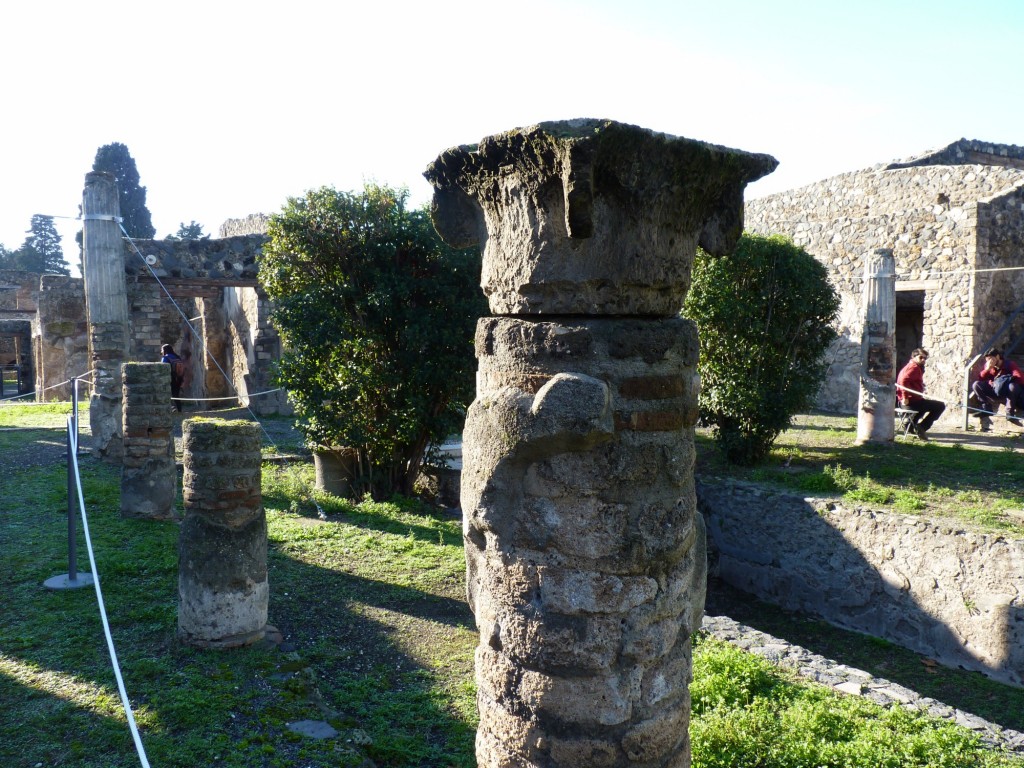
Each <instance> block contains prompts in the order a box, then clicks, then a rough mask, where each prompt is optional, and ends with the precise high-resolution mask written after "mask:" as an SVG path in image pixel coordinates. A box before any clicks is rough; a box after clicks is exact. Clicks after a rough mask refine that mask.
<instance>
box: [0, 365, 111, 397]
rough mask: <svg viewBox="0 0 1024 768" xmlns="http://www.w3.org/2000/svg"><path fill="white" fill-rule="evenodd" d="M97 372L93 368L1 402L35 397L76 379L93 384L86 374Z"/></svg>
mask: <svg viewBox="0 0 1024 768" xmlns="http://www.w3.org/2000/svg"><path fill="white" fill-rule="evenodd" d="M95 373H96V370H95V369H93V370H91V371H88V372H87V373H83V374H82V375H81V376H75V377H74V378H73V379H65V380H64V381H61V382H59V383H57V384H51V385H50V386H48V387H43V388H42V389H40V390H34V391H32V392H26V393H25V394H23V395H15V396H14V397H5V398H3V399H2V400H0V403H6V402H7V401H8V400H17V399H18V398H21V397H35V396H36V395H38V394H41V393H43V392H49V391H50V390H51V389H56V388H57V387H63V386H64V385H65V384H70V383H71V382H72V381H74V380H75V379H78V380H79V381H80V382H82V383H83V384H88V385H89V386H92V380H91V379H89V380H86V378H85V377H86V376H93V375H94V374H95ZM22 405H50V403H22Z"/></svg>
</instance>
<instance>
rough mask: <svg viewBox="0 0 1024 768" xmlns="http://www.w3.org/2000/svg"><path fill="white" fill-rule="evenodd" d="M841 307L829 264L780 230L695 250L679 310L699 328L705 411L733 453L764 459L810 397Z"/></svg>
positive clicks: (748, 460) (736, 458) (744, 460)
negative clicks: (729, 246) (718, 251)
mask: <svg viewBox="0 0 1024 768" xmlns="http://www.w3.org/2000/svg"><path fill="white" fill-rule="evenodd" d="M838 311H839V296H838V294H837V293H836V291H835V289H834V288H833V287H832V285H831V284H830V283H829V281H828V274H827V272H826V270H825V267H824V266H823V265H822V264H820V263H819V262H818V261H816V260H815V259H814V257H813V256H811V255H810V254H809V253H807V252H806V251H805V250H803V249H802V248H799V247H798V246H796V245H794V244H793V243H792V242H791V241H789V240H787V239H786V238H784V237H782V236H779V235H773V236H770V237H764V236H760V235H751V234H745V235H743V237H742V238H740V241H739V243H738V245H737V246H736V249H735V250H734V252H733V253H732V254H730V255H728V256H722V257H717V258H716V257H713V256H709V255H708V254H706V253H704V252H703V251H700V250H698V253H697V259H696V262H695V264H694V270H693V285H692V287H691V288H690V292H689V294H688V296H687V299H686V303H685V304H684V307H683V315H684V316H686V317H689V318H691V319H693V320H694V321H695V322H696V323H697V328H698V330H699V332H700V363H699V371H700V376H701V392H700V413H701V417H702V418H703V419H704V420H705V421H707V422H709V423H710V424H711V425H712V429H713V434H714V436H715V440H716V442H717V443H718V445H719V447H720V448H721V449H722V451H723V452H724V453H725V455H726V457H727V458H728V460H729V461H730V462H732V463H734V464H743V465H750V464H754V463H756V462H757V461H759V460H761V459H763V458H764V457H765V456H767V454H768V452H769V450H771V446H772V443H773V442H774V441H775V438H777V437H778V436H779V433H780V432H782V431H783V430H784V429H786V427H788V426H789V424H790V421H791V419H792V417H793V416H794V415H795V414H797V413H799V412H801V411H803V410H806V409H808V408H809V407H810V406H811V404H812V402H813V398H814V395H815V393H816V392H817V391H818V388H819V386H820V385H821V382H822V380H823V379H824V376H825V371H826V369H827V365H826V363H825V360H824V353H825V351H826V350H827V349H828V347H829V345H830V344H831V343H832V341H833V340H834V339H835V338H836V331H835V329H834V328H833V326H832V324H833V322H834V321H835V319H836V315H837V313H838Z"/></svg>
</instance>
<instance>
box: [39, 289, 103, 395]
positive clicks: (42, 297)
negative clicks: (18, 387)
mask: <svg viewBox="0 0 1024 768" xmlns="http://www.w3.org/2000/svg"><path fill="white" fill-rule="evenodd" d="M38 310H39V313H38V326H39V327H38V332H37V335H36V338H35V339H34V341H33V351H34V357H35V361H34V362H35V371H36V392H37V398H38V399H39V400H40V401H42V402H46V401H51V400H65V401H66V400H70V399H71V387H70V385H69V384H64V383H63V382H66V381H68V380H69V379H70V378H71V377H72V376H85V375H86V374H88V372H89V367H90V363H89V328H88V326H87V325H86V322H85V288H84V285H83V283H82V280H81V278H77V277H64V276H63V275H44V276H43V278H42V280H41V281H40V291H39V302H38ZM81 394H82V395H83V396H84V395H85V390H82V392H81Z"/></svg>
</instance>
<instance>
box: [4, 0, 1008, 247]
mask: <svg viewBox="0 0 1024 768" xmlns="http://www.w3.org/2000/svg"><path fill="white" fill-rule="evenodd" d="M1022 40H1024V3H1022V2H1019V0H975V2H973V3H970V4H968V3H963V2H949V1H948V0H931V2H924V1H919V0H903V1H902V2H893V1H892V0H888V1H887V2H881V1H876V0H861V1H860V2H856V3H839V2H831V1H830V0H816V1H815V2H811V1H808V2H797V1H796V0H790V1H788V2H785V1H782V2H780V1H778V0H774V1H773V0H717V1H716V2H710V0H703V1H702V2H693V1H691V0H670V1H667V2H655V1H654V0H650V1H648V0H632V1H631V2H612V1H611V0H545V1H543V2H540V1H535V0H517V2H515V3H497V2H487V1H486V0H434V2H422V0H415V1H412V0H392V2H389V3H370V2H359V3H347V2H346V3H341V2H335V3H328V2H323V1H322V0H316V2H313V1H312V0H289V2H274V3H269V2H262V1H261V0H250V1H249V2H234V1H229V0H205V1H204V2H196V1H195V0H181V1H180V2H177V3H159V4H157V3H139V2H131V3H129V2H104V1H103V0H96V2H92V3H83V2H80V0H79V1H76V2H69V1H66V0H57V1H54V2H36V3H30V2H24V3H18V4H16V5H15V4H9V5H8V6H5V8H4V12H3V22H2V26H0V72H2V76H0V105H2V107H3V139H2V140H0V141H2V143H0V147H2V149H0V158H2V159H0V243H2V244H4V245H5V246H7V247H8V248H11V249H13V248H16V247H18V246H20V245H21V243H22V242H23V240H24V237H25V230H26V229H28V225H29V222H30V220H31V217H32V214H34V213H42V214H50V215H57V216H69V217H74V216H75V215H77V212H78V205H79V203H80V202H81V194H82V185H83V182H84V178H85V174H86V173H87V172H88V171H89V170H90V168H91V166H92V161H93V158H94V156H95V154H96V149H97V148H98V147H100V146H101V145H103V144H109V143H111V142H115V141H117V142H122V143H124V144H126V145H127V146H128V148H129V150H130V152H131V153H132V155H133V157H134V158H135V161H136V165H137V167H138V170H139V173H140V176H141V183H142V184H143V185H144V186H145V187H147V190H148V207H149V209H150V211H151V213H152V214H153V223H154V225H155V226H156V228H157V235H158V236H159V237H163V236H165V235H168V234H170V233H172V232H174V231H175V230H177V228H178V225H179V224H180V223H182V222H184V223H188V222H190V221H192V220H195V221H197V222H199V223H200V224H202V225H203V227H204V230H205V231H206V232H208V233H211V234H216V232H217V229H218V228H219V226H220V224H221V222H222V221H223V220H224V219H226V218H233V217H240V216H244V215H246V214H248V213H255V212H264V213H273V212H275V211H278V210H280V208H281V205H282V204H283V203H284V202H285V200H286V198H288V197H290V196H297V195H301V194H302V193H303V192H305V191H306V190H308V189H311V188H315V187H319V186H321V185H331V186H334V187H337V188H339V189H356V188H359V187H360V186H361V185H362V183H363V181H364V180H376V181H380V182H386V183H389V184H393V185H406V186H408V187H409V189H410V191H411V193H412V198H413V201H414V202H415V203H420V202H425V201H427V200H429V197H430V189H429V187H428V185H427V184H426V182H425V181H424V180H423V179H422V176H421V174H422V172H423V170H424V168H425V167H426V165H427V164H428V163H429V162H430V161H431V160H433V159H434V158H435V157H436V156H437V154H438V153H439V152H441V151H442V150H444V149H445V148H447V147H449V146H452V145H455V144H463V143H471V142H475V141H477V140H479V139H480V138H482V137H484V136H486V135H488V134H491V133H495V132H498V131H502V130H506V129H509V128H513V127H516V126H521V125H529V124H531V123H535V122H538V121H541V120H554V119H563V118H571V117H602V118H611V119H615V120H621V121H624V122H629V123H635V124H637V125H641V126H644V127H647V128H652V129H654V130H658V131H664V132H666V133H671V134H675V135H678V136H687V137H690V138H696V139H701V140H704V141H710V142H714V143H717V144H725V145H728V146H733V147H737V148H740V149H745V150H750V151H756V152H767V153H769V154H772V155H774V156H775V157H777V158H778V159H779V161H780V166H779V169H778V170H777V171H776V172H775V173H774V174H772V175H771V176H768V177H766V178H765V179H764V180H762V181H759V182H757V183H755V184H753V185H751V186H750V187H748V196H751V197H756V196H760V195H764V194H768V193H771V192H776V191H779V190H782V189H788V188H791V187H795V186H800V185H802V184H806V183H810V182H812V181H816V180H818V179H821V178H825V177H827V176H831V175H833V174H836V173H840V172H843V171H851V170H856V169H859V168H865V167H869V166H872V165H875V164H876V163H880V162H885V161H889V160H892V159H896V158H902V157H906V156H909V155H914V154H917V153H919V152H922V151H924V150H927V149H931V148H934V147H938V146H942V145H945V144H948V143H949V142H952V141H955V140H956V139H958V138H961V137H966V138H976V139H984V140H989V141H995V142H1001V143H1010V144H1024V88H1022V86H1021V72H1022V71H1024V52H1022V49H1021V41H1022ZM57 224H58V230H59V231H60V232H61V234H62V236H63V239H64V246H65V252H66V253H68V254H74V251H75V245H74V239H73V238H74V233H75V232H76V231H77V229H78V227H79V224H78V223H77V222H74V221H70V220H61V219H58V220H57ZM75 258H76V257H75Z"/></svg>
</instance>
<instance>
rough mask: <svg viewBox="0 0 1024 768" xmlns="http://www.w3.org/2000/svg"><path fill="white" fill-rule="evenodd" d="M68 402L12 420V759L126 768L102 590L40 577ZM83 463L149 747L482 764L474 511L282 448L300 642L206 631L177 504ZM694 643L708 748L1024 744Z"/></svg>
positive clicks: (771, 765)
mask: <svg viewBox="0 0 1024 768" xmlns="http://www.w3.org/2000/svg"><path fill="white" fill-rule="evenodd" d="M7 415H8V416H9V415H10V414H7ZM32 418H33V419H40V418H42V417H41V416H40V415H39V414H38V413H37V414H36V415H34V416H32ZM63 418H64V416H63V415H62V414H61V413H59V412H58V413H54V414H53V421H54V422H56V423H55V424H51V425H50V426H46V425H45V424H44V425H40V424H38V423H37V424H34V425H33V428H32V429H30V430H20V429H19V430H13V429H11V430H6V431H0V436H2V437H3V439H4V440H5V442H4V443H3V445H4V450H5V451H8V452H9V453H6V454H5V455H7V456H8V457H11V456H14V457H15V459H16V460H15V461H13V462H8V463H6V464H5V465H4V467H3V473H2V475H0V482H2V484H3V492H2V495H3V498H4V505H3V507H2V509H0V552H2V553H3V555H2V557H0V595H2V596H3V597H2V602H0V606H2V608H0V612H2V621H0V702H2V703H3V705H2V706H0V765H4V766H7V765H10V766H22V765H25V766H35V765H37V764H40V765H42V766H74V767H75V768H100V766H102V767H103V768H122V766H123V767H125V768H126V767H127V766H134V765H138V760H137V758H136V757H135V755H134V752H133V748H132V744H131V739H130V736H129V734H128V730H127V727H126V723H125V716H124V713H123V711H122V710H121V705H120V700H119V697H118V695H117V690H116V686H115V682H114V677H113V673H112V671H111V669H110V666H109V661H108V658H107V654H106V648H105V645H104V641H103V638H102V629H101V625H100V620H99V617H98V614H97V610H96V600H95V594H94V593H93V591H92V590H91V589H80V590H74V591H60V592H51V591H48V590H46V589H44V588H42V586H41V585H42V582H43V581H44V580H45V579H46V578H49V577H50V576H53V575H55V574H58V573H60V572H62V571H64V570H66V567H67V559H66V558H67V553H66V522H65V515H66V512H65V510H66V499H65V473H64V467H63V465H62V464H61V462H60V457H61V456H62V449H61V446H60V443H61V441H62V429H63V426H62V420H63ZM44 421H45V419H44ZM47 451H49V454H48V455H49V456H50V459H51V460H49V461H46V460H45V459H46V456H47V453H46V452H47ZM26 455H33V456H34V457H35V460H34V461H32V462H26V461H24V460H23V459H22V458H20V457H24V456H26ZM54 456H56V460H53V459H54ZM82 477H83V485H84V497H85V503H86V507H87V510H88V511H89V519H90V529H91V533H92V539H93V543H94V546H95V551H96V558H97V562H98V567H99V573H100V578H101V583H102V585H103V591H104V596H105V600H106V605H107V609H108V613H109V615H110V620H111V629H112V632H113V636H114V639H115V643H116V645H117V649H118V654H119V657H120V661H121V666H122V670H123V674H124V679H125V685H126V687H127V690H128V692H129V695H130V697H131V699H132V703H133V706H134V710H135V714H136V718H137V720H138V722H139V724H140V726H141V728H142V734H143V736H142V738H143V742H144V744H145V746H146V749H147V752H148V755H149V759H150V761H151V764H152V765H154V766H160V767H161V768H168V767H172V768H173V767H177V766H181V768H185V766H188V767H189V768H191V767H192V766H196V765H203V766H227V767H229V768H243V766H244V767H245V768H251V767H252V766H265V767H267V768H271V767H274V768H278V767H279V768H293V767H294V768H298V766H341V767H342V768H345V767H347V766H362V768H368V767H369V766H370V765H375V766H381V767H384V766H395V767H396V768H397V767H399V766H409V767H412V766H429V767H430V768H435V767H437V768H451V767H457V768H470V767H471V766H474V765H475V759H474V756H473V739H474V735H475V733H474V731H475V727H476V707H475V691H474V685H473V651H474V648H475V646H476V632H475V630H474V627H473V620H472V616H471V615H470V613H469V611H468V608H467V607H466V604H465V600H464V589H465V583H464V562H463V554H462V546H461V528H460V523H459V520H458V519H456V518H454V517H452V516H450V515H448V514H446V513H444V512H442V511H439V510H437V509H434V508H431V507H427V506H425V505H423V504H421V503H419V502H416V501H411V500H408V499H402V498H395V499H393V500H391V501H387V502H373V501H368V500H367V501H363V502H360V503H353V502H350V501H344V500H341V499H338V498H335V497H332V496H329V495H327V494H323V493H319V492H317V491H315V490H312V489H313V470H312V467H311V466H310V465H309V464H308V463H305V462H290V463H285V464H281V463H266V464H264V472H263V499H264V505H265V507H266V510H267V517H268V535H269V544H270V547H269V568H270V577H269V578H270V584H271V603H270V621H271V623H272V624H273V625H275V626H276V627H277V628H278V630H279V631H280V633H281V636H282V642H281V643H279V644H270V643H261V644H257V645H255V646H252V647H249V648H244V649H236V650H231V651H209V650H197V649H193V648H188V647H186V646H183V645H182V644H180V643H179V642H178V641H177V639H176V636H175V629H176V611H177V552H176V546H177V525H176V524H175V523H173V522H152V521H141V520H127V519H123V518H121V516H120V514H119V474H118V470H117V468H115V467H110V466H108V465H104V464H101V463H99V462H96V461H94V460H93V459H91V457H89V456H85V457H83V458H82ZM79 562H80V565H81V564H82V563H87V559H86V555H85V544H84V540H83V537H82V536H81V534H79ZM766 631H770V630H766ZM837 631H838V630H837ZM847 634H848V633H847ZM797 642H799V641H798V640H797ZM864 642H865V641H864V640H863V639H862V640H861V644H864ZM882 650H884V649H882ZM694 659H695V661H694V664H695V681H694V692H695V693H694V712H695V716H694V719H693V724H692V729H691V733H692V739H693V744H694V764H695V765H697V766H724V765H751V766H763V767H764V768H777V767H785V768H790V767H791V766H792V767H793V768H803V767H804V766H806V768H815V767H816V766H819V765H829V766H861V765H892V766H897V765H898V766H975V765H977V766H983V767H984V768H997V767H998V768H1022V766H1024V761H1022V760H1019V759H1016V758H1011V757H1008V756H1005V755H1001V754H999V753H997V752H995V751H992V750H986V749H983V748H982V747H981V746H980V745H979V744H978V742H977V740H976V738H975V737H974V736H973V735H971V734H970V733H969V732H967V731H965V730H962V729H959V728H955V727H951V726H947V725H941V724H936V723H935V722H933V721H931V720H925V719H922V718H918V717H915V716H911V715H908V714H905V713H901V712H899V711H884V710H873V709H870V708H865V707H864V705H863V702H859V700H852V701H847V700H843V699H839V698H836V697H835V696H833V695H832V694H826V693H825V692H823V691H822V690H821V689H818V688H815V687H813V686H807V685H804V684H802V683H798V682H797V681H795V680H794V679H792V678H791V677H789V676H788V674H787V673H785V672H782V671H778V670H775V669H773V668H772V667H771V666H770V665H768V664H767V663H766V662H763V661H761V660H759V659H757V658H756V657H752V656H748V655H747V654H742V653H740V652H739V651H736V650H735V649H731V648H730V647H728V646H722V645H721V644H719V643H717V642H715V641H712V640H710V639H704V638H702V639H700V640H699V641H698V642H697V644H696V650H695V655H694ZM918 663H920V662H918ZM950 672H952V671H950ZM935 674H936V675H939V676H944V675H946V674H947V673H946V671H939V672H937V673H935ZM890 677H891V679H897V680H898V679H899V678H898V676H892V675H891V676H890ZM1003 691H1007V692H1009V693H1010V694H1019V693H1020V692H1019V691H1016V690H1015V689H1008V688H1005V687H1004V686H997V685H995V684H993V687H992V688H991V689H989V690H987V691H986V692H985V693H984V696H987V697H989V698H993V699H997V698H998V697H1000V696H1003V695H1004V694H1003ZM944 700H945V699H944ZM947 703H951V704H953V705H954V706H963V704H962V703H961V702H959V701H947ZM991 706H992V708H993V709H999V708H1001V709H1003V710H1013V709H1014V708H1015V707H1016V708H1017V711H1020V706H1021V703H1020V698H1018V699H1012V698H1003V699H999V700H995V701H994V702H993V703H992V704H991ZM971 711H976V710H973V709H972V710H971ZM979 714H982V716H985V714H984V713H982V712H979ZM299 720H323V721H326V722H328V723H330V725H331V726H332V727H334V728H335V729H336V730H337V731H338V732H339V735H338V737H337V738H334V739H325V740H312V739H307V738H304V737H301V736H299V735H297V734H295V733H293V732H292V731H290V730H289V729H288V727H287V724H288V723H292V722H295V721H299ZM776 721H778V722H776ZM1008 725H1009V724H1008ZM809 734H813V735H814V737H815V738H813V739H812V738H811V736H810V735H809ZM886 740H888V746H886V743H885V742H886ZM811 742H825V743H823V744H817V743H811ZM740 754H742V755H744V757H743V758H742V759H743V760H747V762H740V761H738V760H739V758H737V755H740ZM894 756H895V757H894ZM858 761H860V762H858ZM894 761H895V762H894Z"/></svg>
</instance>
